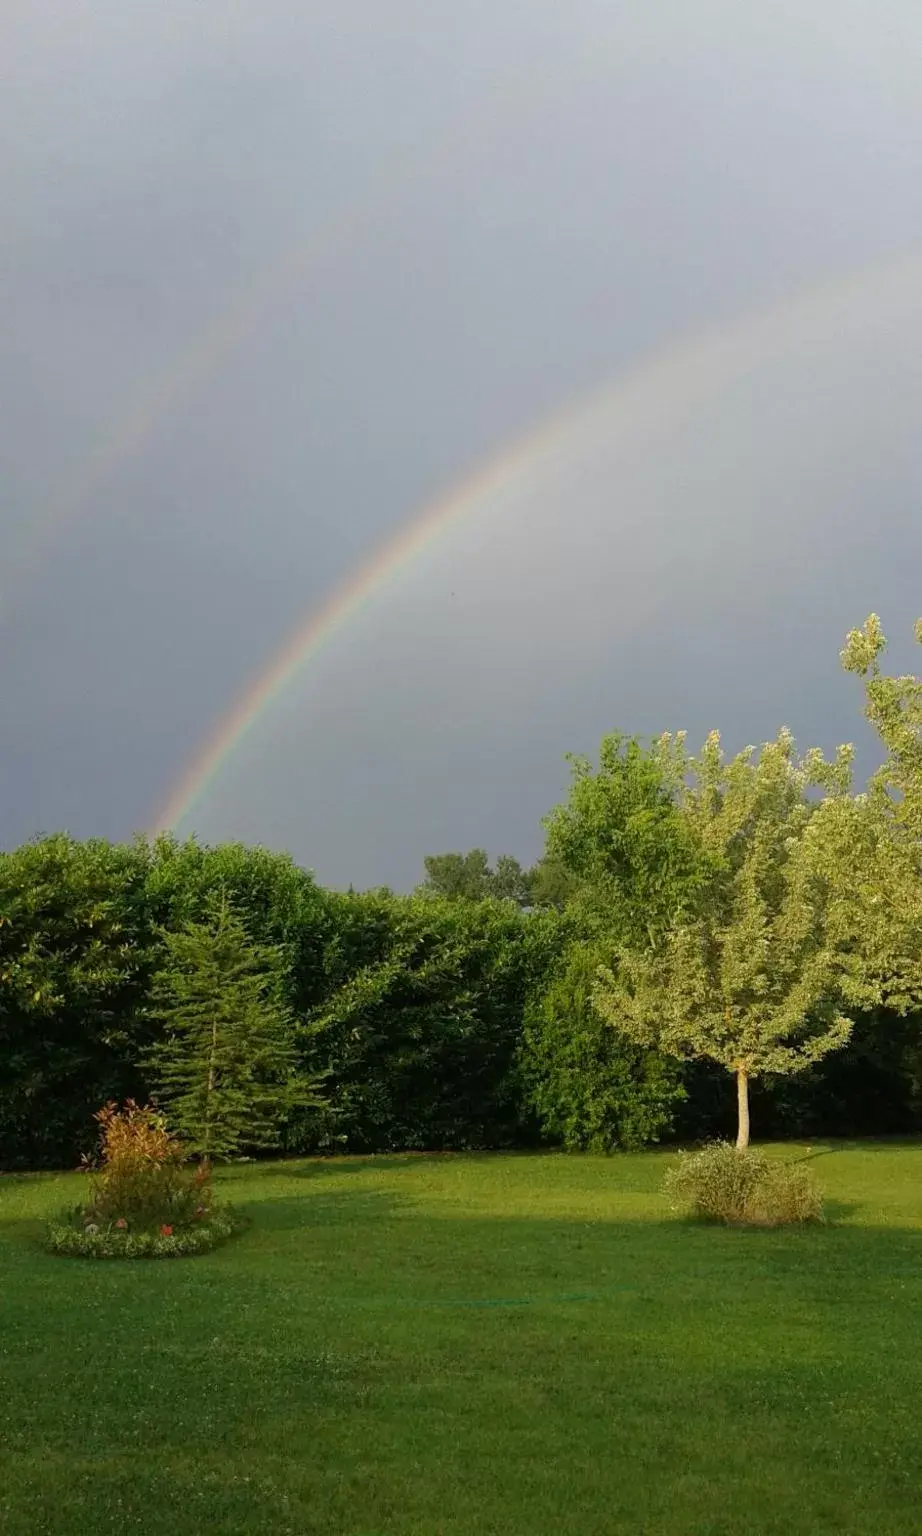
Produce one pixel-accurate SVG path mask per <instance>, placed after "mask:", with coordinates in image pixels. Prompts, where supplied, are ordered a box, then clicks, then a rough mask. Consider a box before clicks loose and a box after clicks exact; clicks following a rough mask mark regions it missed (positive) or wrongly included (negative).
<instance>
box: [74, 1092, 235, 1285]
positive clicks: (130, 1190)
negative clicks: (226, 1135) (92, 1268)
mask: <svg viewBox="0 0 922 1536" xmlns="http://www.w3.org/2000/svg"><path fill="white" fill-rule="evenodd" d="M96 1120H97V1122H98V1124H99V1127H100V1147H99V1156H98V1159H97V1160H96V1162H95V1163H93V1164H87V1171H90V1170H91V1169H92V1171H93V1179H92V1183H91V1186H90V1191H89V1198H88V1199H87V1200H86V1201H85V1202H84V1203H83V1204H81V1205H79V1206H77V1207H76V1209H74V1210H71V1211H66V1212H64V1213H63V1214H62V1215H60V1216H58V1217H57V1218H56V1219H55V1220H53V1221H52V1222H50V1224H49V1226H48V1230H47V1234H46V1243H47V1246H48V1248H49V1249H50V1251H51V1252H52V1253H60V1254H69V1255H72V1256H74V1257H79V1256H82V1257H84V1258H94V1259H174V1258H184V1257H186V1256H188V1255H191V1254H195V1253H205V1252H207V1251H208V1250H210V1249H212V1248H216V1247H217V1246H218V1244H219V1243H223V1242H225V1241H226V1240H227V1238H228V1237H230V1236H231V1234H232V1233H233V1232H234V1231H235V1230H236V1228H237V1226H238V1225H239V1222H238V1219H237V1217H236V1216H235V1215H234V1213H233V1211H232V1210H231V1209H230V1208H229V1207H228V1206H219V1205H217V1204H216V1202H215V1200H214V1195H213V1191H212V1184H211V1170H210V1168H209V1167H208V1166H207V1165H199V1166H198V1167H196V1166H194V1165H192V1164H190V1163H189V1162H188V1161H187V1159H186V1155H185V1150H184V1148H183V1146H182V1144H181V1143H180V1142H179V1141H177V1139H176V1138H175V1137H174V1136H171V1135H170V1133H169V1131H168V1130H167V1127H166V1123H165V1121H164V1118H163V1116H162V1115H161V1114H159V1113H158V1111H156V1110H154V1109H152V1108H150V1107H149V1106H148V1107H146V1108H141V1106H140V1105H138V1104H135V1103H134V1102H133V1100H129V1101H128V1102H127V1103H126V1105H125V1107H124V1108H123V1109H121V1110H120V1109H119V1108H118V1106H117V1105H116V1104H114V1103H110V1104H107V1105H106V1106H105V1108H104V1109H101V1110H100V1111H99V1113H98V1114H97V1116H96Z"/></svg>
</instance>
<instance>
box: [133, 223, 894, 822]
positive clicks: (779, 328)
mask: <svg viewBox="0 0 922 1536" xmlns="http://www.w3.org/2000/svg"><path fill="white" fill-rule="evenodd" d="M907 288H908V291H909V292H910V293H911V295H912V297H913V299H914V301H915V302H916V304H917V303H918V300H919V297H920V295H922V256H920V255H919V254H918V253H913V254H912V255H910V256H909V257H907V256H905V255H904V256H902V257H900V258H897V259H893V258H890V259H888V260H886V261H884V262H876V263H874V264H873V265H872V266H871V267H866V268H862V269H861V270H860V271H859V272H856V273H850V274H848V275H846V276H845V277H842V278H838V279H836V280H833V281H832V282H829V281H826V282H824V283H822V284H820V285H818V286H816V287H815V288H811V289H810V290H809V291H807V292H806V293H800V294H797V295H795V296H794V297H792V298H791V297H789V298H787V299H785V300H783V301H781V302H780V303H778V304H775V305H773V306H772V307H771V308H769V309H767V310H762V311H759V312H757V313H755V314H754V315H753V314H749V315H748V316H744V317H743V319H742V320H738V321H736V322H734V323H732V324H730V325H727V326H723V327H721V328H720V329H718V330H715V331H712V332H709V333H707V334H705V335H704V336H695V337H691V338H688V339H686V340H684V341H683V342H682V343H681V344H680V345H678V346H673V347H671V348H669V349H668V350H666V351H664V352H661V353H658V354H656V355H654V356H653V357H650V358H648V359H646V360H645V361H644V362H642V363H641V364H640V365H639V366H638V367H637V368H635V369H633V370H631V371H630V372H628V373H627V374H626V375H624V376H622V377H620V378H618V379H616V380H615V381H614V382H613V383H611V384H609V385H607V386H606V387H605V388H603V389H602V390H601V391H599V392H596V393H594V394H593V395H592V396H591V397H590V398H589V399H588V400H585V401H582V402H580V403H579V404H577V405H576V406H575V407H570V408H568V409H567V410H565V411H564V412H562V413H560V414H558V415H555V416H554V417H552V418H551V419H550V420H549V421H547V422H545V423H543V424H542V425H540V426H539V427H538V429H537V430H536V431H533V432H531V433H529V434H528V435H527V436H526V437H524V438H522V439H521V440H519V441H518V442H517V443H515V444H514V445H513V446H512V447H511V448H510V447H506V448H505V449H503V450H501V451H500V452H499V453H498V454H497V455H496V456H495V457H494V458H492V459H491V460H490V461H489V462H488V463H487V464H486V465H485V466H481V467H479V468H478V469H477V470H475V471H474V473H473V474H471V475H470V476H469V477H468V478H466V479H465V480H463V481H462V482H461V483H460V484H459V485H456V486H455V487H454V488H452V489H451V490H450V491H449V492H448V494H447V495H445V496H443V497H440V498H439V499H438V500H436V501H435V502H434V503H433V504H432V505H430V506H428V507H426V508H425V509H424V510H423V511H422V513H421V514H419V515H418V516H417V517H416V518H414V519H412V520H411V522H410V523H409V525H408V526H406V527H404V529H402V530H401V531H400V532H399V533H398V534H397V535H396V537H394V538H392V539H390V540H389V541H387V542H386V543H384V544H383V545H382V546H381V547H380V548H379V549H378V550H377V552H376V553H375V554H374V555H373V556H372V558H371V559H370V560H369V561H368V562H367V563H366V564H365V565H363V566H362V567H361V568H360V569H359V570H358V571H356V572H354V573H353V574H351V575H350V576H349V577H348V578H347V579H346V580H345V581H344V582H342V584H341V585H339V586H338V587H337V588H336V589H335V590H334V591H333V592H332V593H331V594H330V596H329V597H328V598H327V600H326V601H325V602H324V603H323V604H322V606H321V607H319V608H317V609H316V610H314V611H312V612H311V613H310V614H309V615H308V617H307V619H306V620H304V621H302V622H301V623H300V624H298V625H297V626H296V628H295V629H294V630H293V631H292V633H291V634H290V635H289V636H288V638H287V639H286V640H285V642H284V643H283V645H282V646H281V648H280V649H279V650H278V651H277V652H276V654H275V656H274V657H273V658H272V660H271V661H270V663H269V665H268V666H267V667H266V668H265V670H264V671H263V672H262V673H261V675H260V676H259V677H258V678H257V679H256V681H255V682H254V683H253V684H252V685H251V686H250V687H248V688H247V689H246V690H245V691H244V692H243V693H242V694H241V696H240V697H239V698H238V700H237V701H236V702H235V703H234V705H233V706H232V708H231V709H230V710H229V711H228V712H227V714H226V715H224V717H223V718H222V719H220V720H219V722H218V724H217V726H216V728H215V729H214V730H213V731H212V732H211V734H210V735H209V736H208V737H207V738H206V740H205V741H204V742H203V743H202V745H201V746H200V748H199V750H198V751H197V752H196V754H195V755H194V757H193V758H192V760H191V762H190V763H189V764H188V766H187V767H186V769H185V771H184V773H183V774H182V776H181V778H180V779H179V781H178V782H177V784H176V785H175V786H174V787H173V789H172V790H171V792H170V794H169V796H168V798H167V800H166V802H165V804H164V805H163V807H162V808H161V810H160V811H159V812H158V814H157V815H156V816H155V818H154V821H153V824H152V830H153V831H154V832H162V831H166V830H169V829H172V828H175V827H176V826H178V824H179V823H181V822H182V821H184V820H185V819H186V818H187V817H188V816H189V815H190V813H191V812H192V811H193V810H194V808H195V806H196V805H197V804H198V803H199V801H200V800H201V798H202V797H203V795H204V794H205V793H206V792H207V790H208V789H209V787H210V785H211V784H212V783H213V781H214V780H215V778H216V777H217V775H218V774H219V773H220V771H221V769H222V767H223V766H224V764H225V763H226V762H227V760H228V759H229V758H230V757H231V756H232V754H233V753H234V752H235V751H236V749H237V748H238V747H239V746H240V744H241V743H242V742H243V741H244V739H245V738H246V737H248V736H249V735H250V734H251V733H252V731H253V730H254V728H255V727H256V726H257V725H258V724H259V722H260V721H261V720H262V719H263V717H264V716H265V714H266V712H267V711H268V710H269V709H270V708H271V706H272V705H273V703H274V702H275V701H276V700H277V699H278V698H279V697H280V696H281V695H282V694H283V693H284V692H285V690H286V689H287V688H288V687H289V686H290V684H291V683H292V682H293V681H294V679H295V678H296V677H297V676H298V674H299V673H300V672H301V671H302V670H303V669H304V668H305V667H306V666H307V665H308V664H309V663H310V662H311V661H312V660H313V658H314V657H316V656H317V654H318V653H319V652H320V651H321V650H322V649H323V648H324V647H326V646H328V645H330V644H331V642H332V641H333V640H334V639H335V638H336V636H337V635H338V634H339V633H341V631H342V630H343V629H344V628H345V627H346V626H347V625H348V624H349V623H350V621H351V620H352V619H353V618H354V617H355V616H356V615H357V614H358V613H359V612H360V611H361V610H362V609H363V607H364V606H365V605H366V604H367V602H368V601H369V599H370V598H371V597H372V596H373V595H374V594H376V593H377V592H378V591H379V590H380V589H381V588H382V587H384V586H385V585H386V584H388V583H390V582H392V581H393V580H394V579H395V578H396V577H397V576H398V575H399V574H400V573H401V572H403V571H404V570H406V569H407V567H409V566H410V565H411V564H412V563H413V562H414V561H415V560H417V559H418V557H419V556H420V555H421V554H422V552H423V551H424V550H426V549H428V548H429V547H430V546H431V545H432V544H433V543H434V542H435V541H436V540H437V539H438V538H439V537H440V536H442V535H444V534H445V533H446V532H447V531H448V530H449V529H450V528H451V527H452V526H454V525H455V524H456V523H457V522H459V521H460V520H461V519H462V518H463V517H465V516H466V515H468V514H469V513H470V512H471V511H472V510H473V509H474V508H483V507H484V506H489V503H490V502H491V501H492V500H495V499H496V498H498V497H499V496H500V495H501V494H502V493H503V492H504V491H506V490H507V489H508V488H509V487H510V486H511V485H513V484H515V483H516V482H518V481H519V480H521V479H522V478H524V477H525V476H526V475H529V476H531V475H534V476H535V477H538V478H539V479H540V477H541V475H542V473H543V472H546V470H547V468H548V467H549V466H551V465H552V464H553V462H554V461H555V460H556V459H558V458H559V456H560V454H561V452H566V451H567V449H568V447H569V448H570V450H571V451H575V452H577V453H578V452H579V451H580V444H581V443H585V442H587V441H589V442H592V441H597V440H598V438H599V434H600V433H605V432H610V431H611V430H612V428H613V424H614V423H618V424H619V425H621V426H622V427H623V426H626V427H627V429H628V430H629V431H630V432H631V433H637V432H639V431H656V430H658V429H659V428H661V427H662V424H663V422H664V421H665V420H667V419H668V417H669V415H670V414H673V415H674V414H675V413H677V412H682V411H685V410H687V409H689V408H691V407H693V406H694V405H695V403H696V402H697V401H699V400H706V399H708V398H711V397H713V395H714V394H715V393H717V392H718V391H720V390H723V389H726V388H727V387H728V386H730V385H732V383H733V381H734V380H736V379H739V378H740V377H742V376H744V375H745V374H746V372H747V371H749V370H750V369H753V368H755V367H756V366H757V365H758V364H759V363H760V362H762V361H763V360H765V359H766V358H767V357H769V356H770V355H771V352H772V351H773V350H776V351H780V350H784V349H785V348H787V347H790V346H791V344H792V342H794V341H796V340H797V339H799V338H800V337H801V336H802V335H803V334H805V333H806V332H808V331H809V326H810V324H811V323H813V324H815V323H817V322H819V323H820V327H821V330H822V329H824V328H828V327H829V326H833V327H838V326H839V325H841V324H844V323H845V322H846V321H847V319H848V317H849V316H850V315H852V314H853V313H854V311H855V309H856V306H858V305H860V303H861V302H862V300H864V299H865V298H866V297H867V296H868V295H875V296H876V295H877V294H878V293H879V292H880V291H881V290H883V291H884V292H885V294H886V295H887V297H888V299H889V300H890V302H892V303H894V304H895V305H896V306H897V310H898V312H899V305H900V304H901V303H902V302H903V301H904V299H905V290H907Z"/></svg>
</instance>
